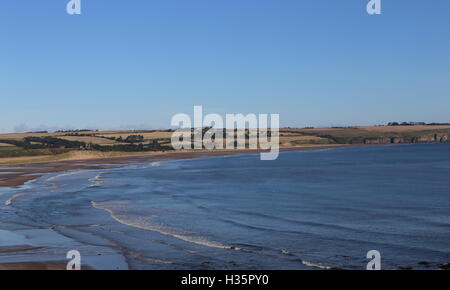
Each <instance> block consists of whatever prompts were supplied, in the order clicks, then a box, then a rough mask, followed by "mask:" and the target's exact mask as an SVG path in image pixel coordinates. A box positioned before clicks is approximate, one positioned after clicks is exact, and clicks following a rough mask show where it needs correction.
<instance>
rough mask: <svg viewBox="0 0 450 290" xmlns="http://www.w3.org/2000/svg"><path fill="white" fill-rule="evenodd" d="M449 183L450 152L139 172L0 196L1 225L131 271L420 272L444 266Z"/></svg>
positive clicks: (59, 177)
mask: <svg viewBox="0 0 450 290" xmlns="http://www.w3.org/2000/svg"><path fill="white" fill-rule="evenodd" d="M449 176H450V145H449V144H430V145H401V146H376V147H355V148H344V149H331V150H319V151H305V152H286V153H282V154H281V155H280V158H279V159H278V160H277V161H260V160H259V155H238V156H237V155H236V156H226V157H210V158H202V159H192V160H180V161H166V162H159V163H156V162H153V163H137V164H130V165H127V166H125V167H124V168H120V169H117V168H114V169H103V170H77V171H71V172H64V173H57V174H49V175H46V176H43V177H41V178H39V179H38V180H35V181H34V182H33V183H30V184H28V187H25V188H19V189H13V191H14V192H12V191H11V189H9V190H8V189H2V190H1V191H0V202H1V205H0V209H1V213H0V218H1V219H0V220H1V222H2V223H0V228H2V229H7V230H14V227H19V225H20V226H21V227H24V226H26V227H30V228H39V227H40V228H42V227H50V228H52V230H53V231H55V232H56V233H58V234H59V235H62V236H64V237H66V238H70V239H71V240H74V241H76V242H77V245H83V247H82V249H83V251H86V252H89V253H87V254H89V255H92V253H97V254H100V255H101V254H102V251H109V252H110V251H111V249H114V250H116V251H117V252H118V253H120V254H121V255H122V256H123V257H124V259H125V260H126V262H127V263H128V267H129V268H133V269H314V268H325V269H326V268H345V269H365V267H366V264H367V262H368V260H367V259H366V253H367V252H368V251H369V250H378V251H380V253H381V257H382V268H384V269H397V268H398V267H412V268H421V267H422V266H421V264H419V263H420V262H422V261H426V262H429V263H432V264H443V263H448V262H450V178H449ZM2 193H3V194H2ZM8 201H9V204H10V205H9V206H6V205H5V203H7V202H8ZM13 225H14V226H13ZM0 233H1V232H0ZM4 239H6V238H4ZM70 246H71V247H73V244H71V245H70ZM55 247H58V248H59V249H61V250H67V251H68V250H71V249H72V248H69V246H68V247H67V249H64V245H61V244H57V245H55ZM90 247H91V248H90ZM89 249H90V250H89ZM83 251H81V252H82V255H83ZM61 252H62V251H61ZM46 254H48V253H46ZM53 258H55V257H53ZM62 258H64V257H62ZM2 259H3V260H4V259H5V257H2V256H1V255H0V261H1V260H2ZM111 263H112V264H114V262H111ZM117 263H123V261H118V262H117ZM110 266H114V265H110ZM120 267H123V265H122V264H120Z"/></svg>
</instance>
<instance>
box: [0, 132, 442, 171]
mask: <svg viewBox="0 0 450 290" xmlns="http://www.w3.org/2000/svg"><path fill="white" fill-rule="evenodd" d="M449 134H450V125H436V126H435V125H433V126H427V125H417V126H372V127H369V126H365V127H345V128H344V127H342V128H341V127H339V128H306V129H298V128H286V129H281V130H280V134H279V137H280V146H281V147H282V148H283V147H285V148H287V147H296V146H316V145H317V146H318V145H327V144H365V143H370V142H369V141H371V142H372V143H370V144H382V143H386V142H391V141H392V140H393V138H395V139H396V140H397V141H396V143H419V142H433V141H436V136H439V138H438V140H440V141H441V142H442V140H444V139H441V137H445V136H447V137H448V135H449ZM136 136H137V137H138V139H136ZM171 136H172V132H170V131H167V130H115V131H67V132H54V133H10V134H0V164H5V163H10V162H14V159H15V158H16V159H17V158H19V159H21V160H22V159H23V160H26V159H27V157H28V158H29V159H33V160H39V159H45V160H49V159H51V160H61V159H76V158H102V157H105V158H107V157H111V156H123V155H127V156H129V155H139V154H145V152H146V151H166V150H169V149H172V148H171V146H170V139H171ZM30 138H31V139H30ZM130 138H131V139H130ZM445 138H446V137H445ZM27 139H28V140H27ZM55 140H56V141H58V140H62V141H63V142H62V143H61V144H59V141H58V144H56V145H55V144H50V145H49V143H52V142H53V143H54V142H55ZM445 140H447V139H445ZM74 142H75V143H74ZM77 142H78V143H77ZM392 142H393V141H392ZM52 145H53V146H52ZM145 146H147V147H145ZM152 146H153V147H152ZM169 147H170V148H169ZM149 148H153V149H151V150H150V149H149ZM163 149H164V150H163ZM134 151H139V152H134Z"/></svg>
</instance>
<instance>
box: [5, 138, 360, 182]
mask: <svg viewBox="0 0 450 290" xmlns="http://www.w3.org/2000/svg"><path fill="white" fill-rule="evenodd" d="M349 146H355V145H314V146H298V147H286V148H281V149H280V151H281V152H288V151H307V150H319V149H330V148H341V147H349ZM260 152H263V151H261V150H212V151H207V150H201V151H176V152H155V153H148V154H142V155H132V156H121V157H110V158H95V157H92V156H86V157H80V159H74V160H61V161H57V162H26V163H24V162H22V161H21V160H20V159H19V160H18V161H17V163H9V164H8V165H3V166H1V167H3V168H2V169H0V187H11V186H20V185H23V184H24V183H25V182H27V181H30V180H33V179H36V178H38V177H40V176H42V175H43V174H46V173H53V172H62V171H68V170H74V169H104V168H106V167H104V166H102V165H105V164H108V165H111V164H116V165H117V166H120V165H121V164H128V163H134V162H147V161H164V160H176V159H192V158H202V157H208V156H226V155H234V154H256V153H260Z"/></svg>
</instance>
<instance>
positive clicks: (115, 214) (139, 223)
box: [91, 201, 240, 250]
mask: <svg viewBox="0 0 450 290" xmlns="http://www.w3.org/2000/svg"><path fill="white" fill-rule="evenodd" d="M91 204H92V206H93V207H94V208H96V209H100V210H104V211H106V212H108V213H109V214H110V215H111V217H112V218H113V219H114V220H116V221H117V222H119V223H121V224H123V225H127V226H130V227H135V228H138V229H141V230H147V231H153V232H157V233H160V234H162V235H165V236H170V237H173V238H176V239H179V240H182V241H185V242H188V243H192V244H196V245H200V246H205V247H210V248H220V249H233V250H240V249H239V248H235V247H231V246H228V245H224V244H222V243H219V242H215V241H210V240H208V239H206V238H203V237H198V236H193V235H191V234H190V233H186V232H181V231H179V230H175V229H170V228H168V227H166V226H164V225H161V224H158V223H156V222H152V221H151V220H150V218H149V217H139V216H131V215H126V214H124V213H120V208H119V209H118V207H122V206H123V205H125V204H126V202H118V201H110V202H102V203H97V202H94V201H91Z"/></svg>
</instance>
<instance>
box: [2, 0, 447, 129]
mask: <svg viewBox="0 0 450 290" xmlns="http://www.w3.org/2000/svg"><path fill="white" fill-rule="evenodd" d="M67 2H68V0H33V1H30V0H5V1H2V3H1V5H0V37H1V38H0V101H1V106H0V131H2V132H10V131H21V130H22V131H23V130H25V131H26V130H34V129H47V128H49V129H52V128H85V127H88V128H99V129H109V128H131V127H134V128H140V127H151V128H162V127H169V125H170V119H171V117H172V115H173V114H175V113H192V110H193V106H194V105H203V106H204V107H205V110H206V111H207V112H214V113H219V114H226V113H244V114H246V113H279V114H280V118H281V126H293V127H295V126H297V127H304V126H332V125H335V126H338V125H358V124H360V125H370V124H381V123H386V122H389V121H425V122H450V114H449V109H450V1H448V0H433V1H428V0H420V1H419V0H409V1H408V0H382V4H383V7H382V9H383V10H382V13H383V14H382V15H380V16H370V15H368V14H367V12H366V8H365V6H366V4H367V2H368V0H131V1H130V0H127V1H125V0H124V1H119V0H110V1H107V0H82V15H79V16H78V15H74V16H70V15H68V14H67V13H66V11H65V6H66V4H67Z"/></svg>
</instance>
